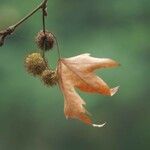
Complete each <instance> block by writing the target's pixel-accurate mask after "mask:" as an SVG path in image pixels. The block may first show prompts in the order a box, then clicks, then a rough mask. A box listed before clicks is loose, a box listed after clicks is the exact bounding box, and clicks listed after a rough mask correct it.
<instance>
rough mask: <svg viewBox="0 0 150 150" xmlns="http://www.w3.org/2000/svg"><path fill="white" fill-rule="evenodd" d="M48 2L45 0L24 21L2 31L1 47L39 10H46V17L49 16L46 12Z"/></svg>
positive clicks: (0, 35)
mask: <svg viewBox="0 0 150 150" xmlns="http://www.w3.org/2000/svg"><path fill="white" fill-rule="evenodd" d="M47 1H48V0H43V2H42V3H41V4H40V5H38V6H37V7H36V8H35V9H34V10H33V11H32V12H31V13H29V14H28V15H27V16H25V17H24V18H23V19H21V20H20V21H19V22H17V23H16V24H14V25H12V26H9V27H8V28H7V29H5V30H2V31H0V46H3V44H4V41H5V38H6V37H7V36H8V35H11V34H12V33H13V32H14V31H15V29H16V28H17V27H18V26H19V25H21V24H22V23H23V22H24V21H26V20H27V19H28V18H30V17H31V16H32V15H33V14H34V13H36V12H37V11H38V10H39V9H42V10H44V12H45V16H46V15H47V12H46V5H47Z"/></svg>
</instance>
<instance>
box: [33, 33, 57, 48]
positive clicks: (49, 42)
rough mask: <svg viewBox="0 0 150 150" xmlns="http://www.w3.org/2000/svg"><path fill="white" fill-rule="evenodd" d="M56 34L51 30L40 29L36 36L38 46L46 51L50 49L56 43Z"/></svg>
mask: <svg viewBox="0 0 150 150" xmlns="http://www.w3.org/2000/svg"><path fill="white" fill-rule="evenodd" d="M54 41H55V39H54V36H53V34H52V33H51V32H48V31H45V33H44V32H43V31H40V32H39V33H38V34H37V36H36V43H37V45H38V47H39V48H40V49H42V50H44V51H48V50H50V49H52V48H53V45H54Z"/></svg>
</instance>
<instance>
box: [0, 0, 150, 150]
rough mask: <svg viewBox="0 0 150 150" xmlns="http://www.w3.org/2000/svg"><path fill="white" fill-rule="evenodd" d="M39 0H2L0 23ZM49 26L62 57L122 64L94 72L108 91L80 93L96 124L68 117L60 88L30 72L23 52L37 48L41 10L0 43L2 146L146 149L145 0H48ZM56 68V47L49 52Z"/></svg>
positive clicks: (148, 7)
mask: <svg viewBox="0 0 150 150" xmlns="http://www.w3.org/2000/svg"><path fill="white" fill-rule="evenodd" d="M40 2H41V1H40V0H30V1H29V0H28V1H20V0H11V1H10V0H0V29H4V28H6V27H8V26H9V25H12V24H14V23H16V22H17V21H18V20H19V19H21V18H22V17H23V16H25V15H26V14H27V13H29V12H30V11H31V10H32V9H33V8H35V7H36V6H37V5H38V4H39V3H40ZM46 26H47V29H48V30H49V31H51V32H53V33H55V35H56V36H57V39H58V41H59V47H60V50H61V54H62V56H63V57H71V56H75V55H78V54H81V53H87V52H88V53H91V54H92V56H95V57H109V58H112V59H114V60H117V61H118V62H120V63H121V67H118V68H112V69H103V70H99V71H97V74H98V75H100V76H101V77H102V78H103V79H104V80H105V81H106V82H107V83H108V84H109V85H111V86H112V87H114V86H117V85H120V90H119V92H118V93H117V94H116V95H115V96H113V97H106V96H102V95H98V94H88V93H82V92H79V93H80V95H81V96H82V98H83V99H84V100H85V101H86V103H87V105H86V108H87V109H88V110H89V111H90V112H91V113H92V115H93V116H92V117H93V119H94V122H95V123H97V122H99V123H103V122H105V121H106V122H107V124H106V126H105V127H103V128H93V127H90V126H87V125H85V124H83V123H82V122H80V121H78V120H66V119H65V117H64V113H63V101H64V100H63V96H62V94H61V92H60V90H59V88H58V87H53V88H47V87H45V86H44V85H43V84H42V82H41V81H40V80H39V79H38V78H34V77H32V76H30V75H29V74H27V72H26V70H25V68H24V59H25V56H26V55H28V54H29V53H31V52H36V51H37V50H38V48H37V46H36V44H35V42H34V38H35V35H36V33H37V32H38V31H39V30H41V29H42V20H41V12H40V11H39V12H38V13H36V14H35V15H34V16H32V17H31V18H30V19H29V20H28V21H26V22H25V23H24V24H22V25H21V26H20V27H18V28H17V30H16V32H15V33H14V34H13V35H12V36H9V37H8V38H7V39H6V43H5V45H4V46H3V47H1V48H0V150H10V149H11V150H60V149H61V150H148V149H149V148H150V117H149V115H150V109H149V107H150V102H149V100H150V98H149V97H150V91H149V85H150V84H149V83H150V80H149V77H150V70H149V69H150V63H149V58H150V1H149V0H113V1H112V0H93V1H91V0H82V1H80V0H49V2H48V17H47V20H46ZM47 59H48V60H49V63H50V64H51V66H53V68H55V66H56V63H57V53H56V48H54V49H53V51H51V52H49V53H48V54H47Z"/></svg>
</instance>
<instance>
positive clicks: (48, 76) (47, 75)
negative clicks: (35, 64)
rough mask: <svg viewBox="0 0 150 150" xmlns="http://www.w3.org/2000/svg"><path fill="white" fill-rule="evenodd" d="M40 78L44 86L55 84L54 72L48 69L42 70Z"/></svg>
mask: <svg viewBox="0 0 150 150" xmlns="http://www.w3.org/2000/svg"><path fill="white" fill-rule="evenodd" d="M41 79H42V81H43V83H44V84H45V85H46V86H53V85H56V84H57V75H56V72H55V71H52V70H49V69H47V70H44V71H43V73H42V75H41Z"/></svg>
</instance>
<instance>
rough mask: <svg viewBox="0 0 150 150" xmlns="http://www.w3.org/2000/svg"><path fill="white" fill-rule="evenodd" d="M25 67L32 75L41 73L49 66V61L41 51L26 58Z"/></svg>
mask: <svg viewBox="0 0 150 150" xmlns="http://www.w3.org/2000/svg"><path fill="white" fill-rule="evenodd" d="M25 67H26V69H27V71H28V72H29V73H31V74H32V75H34V76H36V75H40V74H41V73H42V72H43V71H44V70H45V69H46V67H47V63H46V62H45V60H44V59H43V57H42V56H41V54H40V53H32V54H30V55H28V56H27V57H26V59H25Z"/></svg>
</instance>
